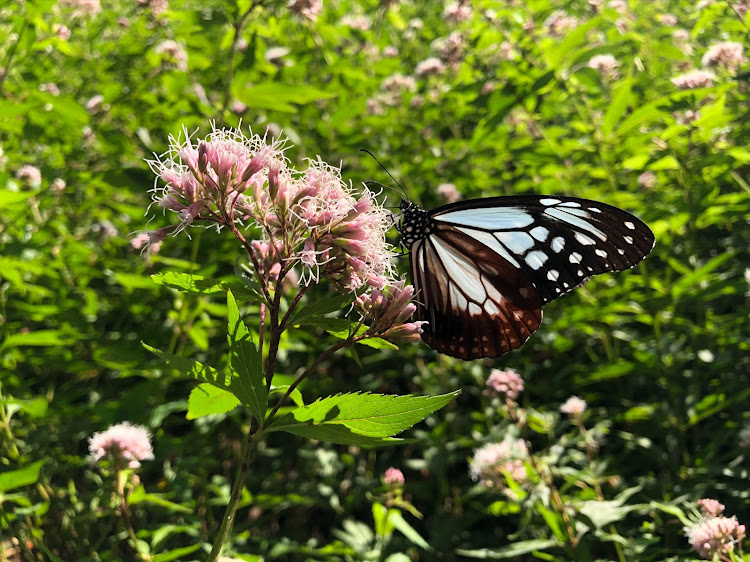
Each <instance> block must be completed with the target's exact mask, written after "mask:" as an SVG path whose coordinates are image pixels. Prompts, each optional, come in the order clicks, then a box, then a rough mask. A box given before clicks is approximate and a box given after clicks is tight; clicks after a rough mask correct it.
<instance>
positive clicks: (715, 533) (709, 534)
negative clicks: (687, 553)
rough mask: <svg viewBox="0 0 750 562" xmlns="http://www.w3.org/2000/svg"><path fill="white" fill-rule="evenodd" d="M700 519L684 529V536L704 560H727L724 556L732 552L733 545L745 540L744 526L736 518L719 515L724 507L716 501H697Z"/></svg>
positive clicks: (706, 499)
mask: <svg viewBox="0 0 750 562" xmlns="http://www.w3.org/2000/svg"><path fill="white" fill-rule="evenodd" d="M698 505H699V506H700V508H701V513H702V515H701V517H700V518H699V519H697V520H696V521H695V522H694V523H693V524H691V525H688V526H687V527H685V535H686V536H687V538H688V540H689V541H690V545H691V546H692V547H693V549H694V550H695V551H696V552H697V553H698V555H699V556H700V557H702V558H705V559H707V560H708V559H712V560H714V559H716V557H717V556H718V557H719V558H720V559H721V560H725V559H727V560H728V559H729V558H726V555H727V554H728V553H730V552H732V551H733V550H734V545H735V544H736V543H739V542H741V541H742V540H743V539H744V538H745V526H744V525H740V523H739V522H738V521H737V518H736V517H725V516H724V515H721V513H722V512H723V511H724V506H723V505H722V504H721V503H719V502H718V501H717V500H712V499H708V498H705V499H702V500H698Z"/></svg>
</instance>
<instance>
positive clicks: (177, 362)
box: [141, 342, 253, 406]
mask: <svg viewBox="0 0 750 562" xmlns="http://www.w3.org/2000/svg"><path fill="white" fill-rule="evenodd" d="M141 344H142V345H143V347H145V348H146V349H147V350H149V351H150V352H151V353H154V354H156V355H157V356H158V357H159V359H161V360H162V361H164V363H166V365H168V366H169V367H172V368H174V369H177V370H178V371H180V373H182V374H183V375H185V376H188V377H191V378H193V379H195V380H198V381H201V382H207V383H208V384H212V385H214V386H215V387H217V388H221V389H223V390H227V391H229V392H231V393H232V394H234V395H235V396H236V397H237V398H239V400H240V402H242V403H243V404H245V405H246V406H247V405H248V404H249V403H251V402H252V401H253V397H252V396H251V395H250V394H248V393H247V392H246V390H245V388H244V387H243V385H241V384H239V377H237V376H232V375H231V374H225V373H220V372H219V371H217V370H216V369H214V368H213V367H209V366H208V365H204V364H203V363H200V362H198V361H193V360H192V359H188V358H187V357H180V356H179V355H172V354H171V353H167V352H165V351H161V350H160V349H156V348H155V347H151V346H150V345H148V344H146V343H143V342H141Z"/></svg>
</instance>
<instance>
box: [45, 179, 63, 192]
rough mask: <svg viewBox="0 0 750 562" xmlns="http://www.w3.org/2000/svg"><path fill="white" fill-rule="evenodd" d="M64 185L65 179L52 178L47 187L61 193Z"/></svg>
mask: <svg viewBox="0 0 750 562" xmlns="http://www.w3.org/2000/svg"><path fill="white" fill-rule="evenodd" d="M65 187H66V184H65V180H64V179H62V178H55V179H54V180H52V183H51V184H50V185H49V188H50V189H51V190H52V191H54V192H56V193H61V192H63V191H65Z"/></svg>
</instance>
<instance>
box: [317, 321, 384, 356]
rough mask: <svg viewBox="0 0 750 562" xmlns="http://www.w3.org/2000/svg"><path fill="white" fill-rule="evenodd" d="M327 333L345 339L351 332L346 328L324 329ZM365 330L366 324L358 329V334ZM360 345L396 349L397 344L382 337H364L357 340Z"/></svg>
mask: <svg viewBox="0 0 750 562" xmlns="http://www.w3.org/2000/svg"><path fill="white" fill-rule="evenodd" d="M326 331H327V332H328V333H329V334H331V335H332V336H333V337H335V338H339V339H340V340H345V339H347V338H349V336H350V335H351V332H349V331H347V330H326ZM366 331H367V326H362V327H361V328H360V329H359V331H358V335H359V334H363V333H365V332H366ZM357 343H358V344H360V345H366V346H367V347H372V348H373V349H391V350H393V349H398V346H397V345H395V344H392V343H391V342H389V341H386V340H384V339H382V338H366V339H363V340H359V341H358V342H357Z"/></svg>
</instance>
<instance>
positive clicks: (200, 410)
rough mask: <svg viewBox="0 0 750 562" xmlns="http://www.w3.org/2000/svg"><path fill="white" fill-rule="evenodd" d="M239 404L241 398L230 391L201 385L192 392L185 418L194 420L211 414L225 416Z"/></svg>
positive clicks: (210, 385) (206, 384)
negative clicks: (224, 414) (225, 413)
mask: <svg viewBox="0 0 750 562" xmlns="http://www.w3.org/2000/svg"><path fill="white" fill-rule="evenodd" d="M239 403H240V400H239V398H237V397H236V396H235V395H234V394H232V393H231V392H229V391H228V390H223V389H221V388H218V387H216V386H214V385H212V384H208V383H204V384H199V385H198V386H196V387H195V388H194V389H193V390H192V391H191V392H190V398H189V399H188V411H187V415H186V416H185V417H186V418H187V419H189V420H194V419H196V418H200V417H202V416H208V415H211V414H223V413H224V412H228V411H230V410H232V409H233V408H236V407H237V405H238V404H239Z"/></svg>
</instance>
